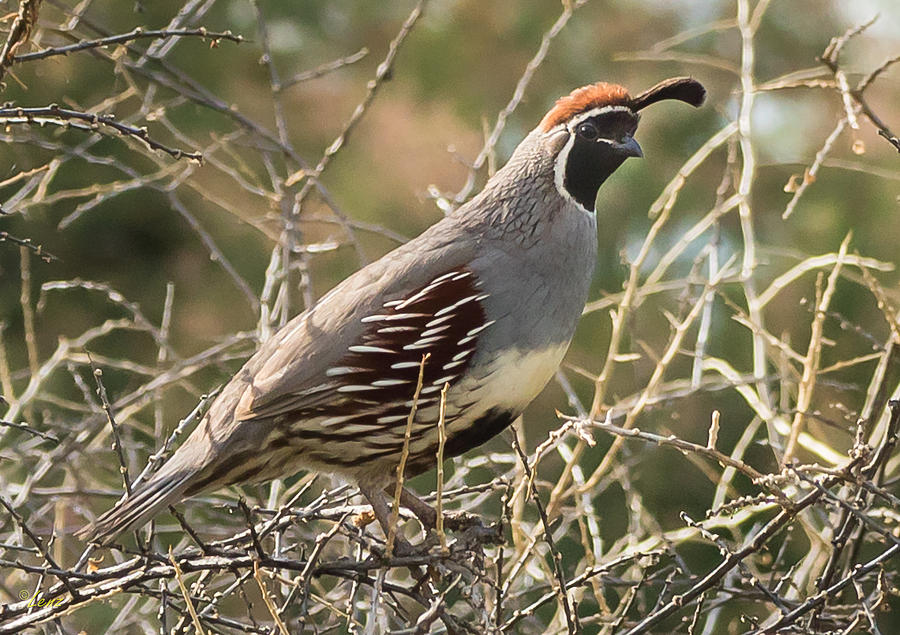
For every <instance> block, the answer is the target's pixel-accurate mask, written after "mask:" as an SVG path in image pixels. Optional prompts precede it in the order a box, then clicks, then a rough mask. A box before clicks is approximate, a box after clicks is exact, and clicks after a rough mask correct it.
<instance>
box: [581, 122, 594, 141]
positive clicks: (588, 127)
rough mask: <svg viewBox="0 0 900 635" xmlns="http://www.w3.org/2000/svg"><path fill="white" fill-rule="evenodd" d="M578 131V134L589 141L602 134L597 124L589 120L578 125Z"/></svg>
mask: <svg viewBox="0 0 900 635" xmlns="http://www.w3.org/2000/svg"><path fill="white" fill-rule="evenodd" d="M577 132H578V136H580V137H583V138H585V139H587V140H588V141H593V140H594V139H596V138H597V137H599V136H600V132H599V131H598V130H597V126H595V125H594V124H592V123H590V122H587V121H586V122H584V123H582V124H579V125H578V128H577Z"/></svg>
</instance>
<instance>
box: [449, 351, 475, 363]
mask: <svg viewBox="0 0 900 635" xmlns="http://www.w3.org/2000/svg"><path fill="white" fill-rule="evenodd" d="M472 350H473V349H471V348H470V349H469V350H467V351H463V352H462V353H457V354H456V355H454V356H453V361H454V362H456V361H459V360H461V359H465V357H466V356H467V355H471V354H472Z"/></svg>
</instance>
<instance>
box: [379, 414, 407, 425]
mask: <svg viewBox="0 0 900 635" xmlns="http://www.w3.org/2000/svg"><path fill="white" fill-rule="evenodd" d="M407 417H409V415H408V414H407V415H390V416H389V417H378V418H377V419H375V422H376V423H396V422H397V421H403V420H404V419H406V418H407Z"/></svg>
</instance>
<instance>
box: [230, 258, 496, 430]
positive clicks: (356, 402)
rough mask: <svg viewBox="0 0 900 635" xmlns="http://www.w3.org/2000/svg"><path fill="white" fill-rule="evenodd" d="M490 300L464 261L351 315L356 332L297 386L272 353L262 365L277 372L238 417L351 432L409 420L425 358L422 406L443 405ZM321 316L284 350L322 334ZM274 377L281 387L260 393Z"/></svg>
mask: <svg viewBox="0 0 900 635" xmlns="http://www.w3.org/2000/svg"><path fill="white" fill-rule="evenodd" d="M486 298H487V295H486V294H485V292H484V290H483V289H482V288H481V284H480V282H479V280H478V278H477V276H476V274H475V273H474V272H473V271H472V270H471V269H469V268H468V267H466V266H464V265H462V266H455V267H452V268H450V269H449V270H447V271H442V272H441V273H439V274H438V275H435V276H434V277H433V278H431V279H429V280H428V281H427V283H425V284H422V285H419V286H416V287H414V288H412V289H407V290H406V291H405V292H404V293H402V294H398V293H389V294H387V295H385V296H381V297H380V298H379V300H380V301H379V302H377V303H374V304H372V305H370V306H369V307H368V308H367V310H365V311H362V312H357V314H356V315H354V316H353V317H352V318H350V319H352V320H354V321H355V325H354V327H355V328H354V332H353V335H352V336H351V337H349V338H342V339H341V340H338V341H335V342H333V343H332V345H333V346H334V347H335V349H336V350H335V351H334V354H333V355H331V356H330V357H331V359H330V360H329V363H328V364H327V366H322V367H319V368H317V371H316V376H315V377H313V378H310V380H307V381H304V382H302V383H296V384H293V385H292V382H291V381H290V372H291V369H290V368H289V367H288V368H286V369H284V370H283V371H280V374H277V375H276V374H275V373H276V372H279V371H278V368H277V364H278V360H277V358H270V359H269V360H268V361H267V363H266V364H264V365H263V370H265V369H266V368H269V369H270V370H269V373H268V374H269V376H270V377H269V378H268V379H267V377H266V376H265V374H264V375H263V377H259V378H257V379H256V381H255V384H256V386H257V393H256V394H255V395H253V398H252V401H250V402H249V403H248V404H247V406H248V407H246V408H243V409H239V414H238V418H239V419H242V420H247V419H259V418H273V417H280V416H286V417H288V418H290V419H292V420H295V419H313V418H316V419H317V420H318V421H319V423H318V426H319V427H322V428H330V429H333V430H341V429H343V430H345V431H349V428H348V426H351V427H353V426H352V425H351V424H358V425H364V426H375V425H377V426H387V425H391V424H395V423H398V422H400V421H402V420H405V419H406V417H407V415H408V414H409V411H410V407H411V405H412V399H413V395H414V393H415V390H416V387H417V383H418V376H419V371H420V367H422V364H423V361H422V360H423V357H424V356H425V355H427V358H426V361H425V362H424V368H423V369H422V370H423V381H422V387H421V391H420V401H419V405H420V406H425V405H428V404H431V403H434V402H436V401H437V400H438V398H439V392H440V390H441V388H442V387H443V385H444V384H445V383H447V382H449V383H453V382H454V381H455V380H456V379H458V378H459V377H460V376H461V375H462V374H463V373H464V371H465V370H466V368H467V367H468V366H469V363H470V361H471V358H472V354H473V352H474V350H475V344H476V342H477V339H478V337H479V335H480V334H481V333H482V332H483V331H484V330H485V329H487V328H489V327H490V325H491V322H490V321H488V320H487V318H486V316H485V312H484V308H483V306H482V302H483V301H484V300H485V299H486ZM347 317H349V316H347ZM314 321H315V313H313V314H311V315H310V316H309V319H307V320H305V321H300V322H299V323H298V324H297V325H295V326H294V329H295V333H290V334H289V335H288V336H287V337H285V338H284V341H283V342H281V344H280V350H285V349H287V348H290V345H291V340H292V339H296V338H298V337H302V338H303V339H304V340H305V339H307V338H313V337H315V333H314V331H315V327H314ZM276 355H277V353H276ZM267 381H268V382H269V383H270V385H272V386H273V387H274V386H277V388H274V389H269V390H265V389H262V390H260V388H263V387H264V385H265V383H266V382H267Z"/></svg>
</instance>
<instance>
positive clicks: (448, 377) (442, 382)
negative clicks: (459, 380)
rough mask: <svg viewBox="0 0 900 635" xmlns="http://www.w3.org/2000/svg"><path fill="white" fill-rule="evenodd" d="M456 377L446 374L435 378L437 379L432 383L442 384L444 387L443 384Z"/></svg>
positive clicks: (435, 384)
mask: <svg viewBox="0 0 900 635" xmlns="http://www.w3.org/2000/svg"><path fill="white" fill-rule="evenodd" d="M454 379H456V375H446V376H444V377H441V378H440V379H435V380H434V381H433V382H431V383H432V385H434V386H441V387H443V385H444V384H446V383H447V382H448V381H453V380H454Z"/></svg>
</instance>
